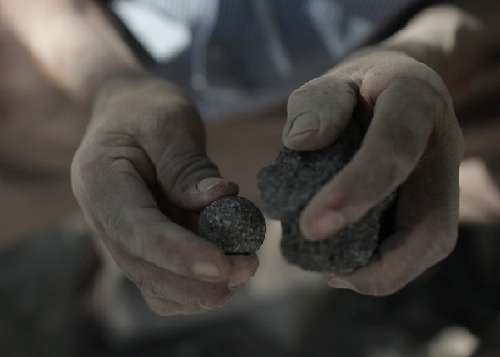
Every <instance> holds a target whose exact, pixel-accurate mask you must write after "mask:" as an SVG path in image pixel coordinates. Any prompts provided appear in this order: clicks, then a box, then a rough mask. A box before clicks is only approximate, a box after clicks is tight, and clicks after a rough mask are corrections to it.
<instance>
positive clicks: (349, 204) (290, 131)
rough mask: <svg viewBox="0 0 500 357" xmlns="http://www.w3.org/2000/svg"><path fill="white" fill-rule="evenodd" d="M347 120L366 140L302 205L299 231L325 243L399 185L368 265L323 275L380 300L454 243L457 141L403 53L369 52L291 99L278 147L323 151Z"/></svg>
mask: <svg viewBox="0 0 500 357" xmlns="http://www.w3.org/2000/svg"><path fill="white" fill-rule="evenodd" d="M355 109H356V112H354V110H355ZM354 113H356V116H357V119H356V120H358V119H359V120H361V121H362V122H365V125H366V126H367V127H368V129H367V132H366V136H365V139H364V142H363V144H362V146H361V148H360V150H359V151H358V153H357V154H356V155H355V157H354V158H353V160H352V161H351V162H350V163H349V164H348V165H346V166H345V168H344V169H343V170H342V172H341V173H340V174H339V175H338V176H336V177H335V178H334V179H332V180H331V181H330V182H328V183H327V184H326V185H325V186H324V187H323V188H322V190H321V191H320V192H318V194H317V195H316V196H315V197H314V198H313V199H312V200H311V201H310V202H309V204H308V206H307V207H306V208H305V209H304V212H303V214H302V216H301V222H300V224H301V229H302V231H303V233H304V235H305V236H306V237H307V238H309V239H311V240H322V239H325V238H327V237H328V236H330V235H332V234H333V233H335V232H336V231H338V230H339V229H341V228H342V227H344V226H345V225H348V224H351V223H354V222H356V221H357V220H358V219H360V218H361V217H362V216H363V215H364V214H365V213H367V212H368V211H369V210H370V208H372V207H373V206H375V205H376V204H377V203H378V202H379V201H380V200H382V199H383V198H384V197H385V196H387V195H388V194H389V193H391V192H392V191H394V190H395V189H396V188H398V187H399V191H398V192H399V194H398V200H397V207H396V213H395V218H394V233H393V234H392V235H391V236H390V237H388V238H387V239H386V240H384V241H383V242H382V244H381V246H380V248H379V251H378V253H377V255H376V256H375V257H374V258H373V259H372V261H371V262H370V263H369V265H368V266H366V267H364V268H361V269H359V270H357V271H355V272H353V273H350V274H333V273H326V278H327V279H328V281H329V284H330V286H332V287H337V288H347V289H352V290H355V291H357V292H360V293H363V294H369V295H388V294H391V293H394V292H396V291H397V290H399V289H401V288H402V287H404V286H405V285H406V284H407V283H408V282H410V281H411V280H413V279H414V278H416V277H417V276H418V275H420V274H421V273H422V272H423V271H425V270H426V269H427V268H429V267H431V266H432V265H434V264H436V263H437V262H439V261H440V260H442V259H444V258H445V257H446V256H447V255H448V254H449V253H450V252H451V251H452V250H453V248H454V246H455V243H456V239H457V230H458V196H459V187H458V169H459V166H460V161H461V158H462V154H463V147H464V144H463V138H462V135H461V131H460V128H459V125H458V122H457V119H456V117H455V114H454V110H453V105H452V101H451V98H450V95H449V94H448V91H447V89H446V87H445V85H444V84H443V82H442V81H441V79H440V77H439V76H438V75H437V74H436V73H435V72H434V71H432V70H431V69H430V68H429V67H427V66H425V65H424V64H422V63H419V62H417V61H415V60H414V59H412V58H410V57H408V56H407V55H405V54H403V53H399V52H390V51H383V50H380V51H375V50H372V51H368V52H365V53H364V54H358V55H356V56H353V57H351V58H350V59H348V60H346V61H345V62H344V63H342V64H341V65H339V66H338V67H336V68H334V69H333V70H332V71H331V72H329V73H327V74H326V75H324V76H322V77H320V78H317V79H314V80H313V81H311V82H309V83H307V84H305V85H304V86H303V87H301V88H300V89H298V90H297V91H295V92H294V93H293V94H292V95H291V97H290V98H289V101H288V122H287V125H286V126H285V129H284V133H283V141H284V144H285V145H286V146H287V147H289V148H290V149H293V150H315V149H320V148H323V147H326V146H328V145H330V144H331V143H333V142H334V141H335V140H336V139H337V138H338V137H339V135H340V134H341V133H342V130H343V129H344V128H345V126H346V125H347V123H348V121H349V120H353V119H352V117H353V115H354ZM358 117H359V118H358Z"/></svg>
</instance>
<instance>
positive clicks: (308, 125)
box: [288, 112, 320, 138]
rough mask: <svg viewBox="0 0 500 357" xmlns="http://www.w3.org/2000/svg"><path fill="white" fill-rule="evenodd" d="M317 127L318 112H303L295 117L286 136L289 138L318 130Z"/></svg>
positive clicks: (318, 126) (318, 125)
mask: <svg viewBox="0 0 500 357" xmlns="http://www.w3.org/2000/svg"><path fill="white" fill-rule="evenodd" d="M319 129H320V121H319V117H318V114H316V113H314V112H305V113H302V114H300V115H299V116H298V117H296V118H295V120H294V121H293V123H292V127H291V128H290V131H289V132H288V137H289V138H291V137H294V136H297V135H301V134H305V133H308V132H313V131H319Z"/></svg>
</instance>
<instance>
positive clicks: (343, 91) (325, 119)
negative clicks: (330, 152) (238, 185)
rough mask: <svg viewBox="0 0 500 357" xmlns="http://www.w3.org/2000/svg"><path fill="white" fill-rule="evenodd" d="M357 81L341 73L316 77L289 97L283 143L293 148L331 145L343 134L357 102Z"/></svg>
mask: <svg viewBox="0 0 500 357" xmlns="http://www.w3.org/2000/svg"><path fill="white" fill-rule="evenodd" d="M357 92H358V89H357V88H356V84H355V83H354V82H353V80H352V79H350V78H347V77H343V76H341V75H335V76H334V75H331V74H330V75H325V76H323V77H320V78H317V79H314V80H312V81H310V82H308V83H306V84H305V85H303V86H302V87H301V88H299V89H298V90H296V91H294V92H293V93H292V95H291V96H290V98H289V99H288V120H287V123H286V125H285V128H284V130H283V144H284V145H285V146H287V147H288V148H290V149H292V150H316V149H322V148H324V147H327V146H328V145H331V144H332V143H333V142H334V141H335V140H336V139H337V138H338V137H339V136H340V134H341V133H342V131H343V130H344V128H345V127H346V125H347V123H348V122H349V119H350V118H351V116H352V113H353V111H354V107H355V106H356V102H357Z"/></svg>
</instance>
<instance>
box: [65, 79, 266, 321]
mask: <svg viewBox="0 0 500 357" xmlns="http://www.w3.org/2000/svg"><path fill="white" fill-rule="evenodd" d="M71 171H72V172H71V174H72V175H71V176H72V184H73V190H74V193H75V196H76V198H77V200H78V202H79V204H80V206H81V208H82V210H83V212H84V214H85V216H86V218H87V220H88V222H89V223H90V225H91V226H92V228H93V229H94V230H95V231H96V233H97V234H98V236H99V237H100V238H101V239H102V240H103V242H104V243H105V245H106V246H107V248H108V249H109V251H110V253H111V255H112V256H113V258H114V260H115V261H116V263H117V264H118V266H119V267H120V268H121V269H122V270H123V272H124V274H125V275H126V276H127V277H128V278H129V279H130V280H132V281H133V282H134V283H135V284H136V285H137V286H138V287H139V289H140V290H141V292H142V294H143V296H144V297H145V299H146V301H147V303H148V305H149V306H150V307H151V309H152V310H153V311H154V312H156V313H158V314H160V315H173V314H183V313H184V314H190V313H198V312H205V311H208V310H211V309H214V308H216V307H219V306H221V305H222V304H224V303H225V302H226V301H227V300H229V298H230V297H231V296H232V295H233V294H234V292H235V291H236V289H237V288H238V287H240V286H241V285H242V284H243V283H244V282H246V281H248V280H249V279H250V278H251V277H252V276H253V275H254V274H255V272H256V270H257V267H258V260H257V257H256V256H255V255H253V256H226V255H225V254H224V253H223V252H222V251H221V250H219V249H218V248H217V247H216V246H215V245H212V244H210V243H208V242H206V241H204V240H202V239H201V238H199V237H198V236H197V235H196V233H195V232H196V226H197V222H198V217H199V214H198V212H199V211H200V210H201V209H202V208H203V207H205V206H207V205H208V204H210V203H211V202H213V201H215V200H217V199H219V198H220V197H223V196H227V195H235V194H237V193H238V186H237V185H236V184H234V183H232V182H229V181H226V180H223V179H221V178H220V174H219V171H218V169H217V167H216V166H215V165H214V164H213V163H212V162H211V161H210V160H209V159H208V158H207V157H206V152H205V130H204V127H203V124H202V122H201V120H200V117H199V115H198V112H197V111H196V109H195V108H194V107H193V105H192V104H191V102H190V101H189V99H187V97H186V96H185V95H184V94H183V93H182V92H181V91H180V90H179V89H178V88H176V87H174V86H172V85H170V84H168V83H167V82H164V81H161V80H158V79H155V78H151V77H149V76H146V75H144V76H143V75H139V77H135V78H125V77H123V78H121V79H115V80H112V81H109V82H108V83H107V84H106V85H105V86H104V87H103V89H102V90H101V91H100V92H99V94H98V97H97V98H96V101H95V107H94V112H93V116H92V120H91V123H90V124H89V127H88V130H87V134H86V135H85V137H84V139H83V141H82V143H81V146H80V148H79V149H78V151H77V153H76V155H75V158H74V160H73V164H72V170H71ZM167 215H168V216H167Z"/></svg>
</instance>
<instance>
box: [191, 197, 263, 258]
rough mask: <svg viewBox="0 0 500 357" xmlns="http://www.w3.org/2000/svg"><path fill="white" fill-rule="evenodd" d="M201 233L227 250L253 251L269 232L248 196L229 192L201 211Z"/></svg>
mask: <svg viewBox="0 0 500 357" xmlns="http://www.w3.org/2000/svg"><path fill="white" fill-rule="evenodd" d="M199 233H200V236H201V237H202V238H203V239H206V240H208V241H209V242H211V243H214V244H216V245H217V246H218V247H219V248H220V249H221V250H222V251H224V252H225V253H226V254H252V253H255V252H256V251H257V250H259V248H260V246H261V245H262V243H264V238H265V235H266V221H265V219H264V216H263V215H262V213H261V212H260V210H259V209H258V208H257V207H256V206H255V205H254V204H253V203H252V202H251V201H249V200H248V199H246V198H243V197H237V196H227V197H222V198H221V199H219V200H217V201H215V202H213V203H212V204H210V205H209V206H207V207H206V208H205V209H203V211H201V215H200V222H199Z"/></svg>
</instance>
